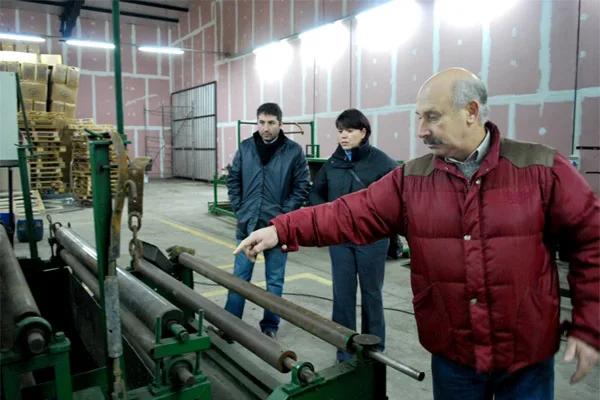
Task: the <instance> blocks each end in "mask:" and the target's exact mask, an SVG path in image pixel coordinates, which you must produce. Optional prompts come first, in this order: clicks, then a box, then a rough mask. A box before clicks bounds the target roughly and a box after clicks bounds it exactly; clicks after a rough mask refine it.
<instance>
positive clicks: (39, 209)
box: [0, 190, 46, 218]
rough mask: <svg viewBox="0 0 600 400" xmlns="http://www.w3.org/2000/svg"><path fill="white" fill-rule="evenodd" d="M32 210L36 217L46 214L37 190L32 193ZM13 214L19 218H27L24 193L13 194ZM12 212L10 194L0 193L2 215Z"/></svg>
mask: <svg viewBox="0 0 600 400" xmlns="http://www.w3.org/2000/svg"><path fill="white" fill-rule="evenodd" d="M30 196H31V208H32V210H33V215H34V216H41V215H42V214H44V212H45V210H46V209H45V207H44V202H43V201H42V198H41V197H40V193H39V192H38V191H37V190H32V191H31V192H30ZM12 200H13V201H12V203H13V212H14V213H15V215H16V217H17V218H21V217H25V201H24V199H23V194H22V193H14V194H13V199H12ZM9 210H10V205H9V196H8V193H5V192H0V213H7V212H8V211H9Z"/></svg>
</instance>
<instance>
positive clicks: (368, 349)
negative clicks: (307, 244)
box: [179, 253, 425, 381]
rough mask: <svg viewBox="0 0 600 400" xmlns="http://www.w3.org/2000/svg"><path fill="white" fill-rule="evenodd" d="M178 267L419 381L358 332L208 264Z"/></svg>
mask: <svg viewBox="0 0 600 400" xmlns="http://www.w3.org/2000/svg"><path fill="white" fill-rule="evenodd" d="M179 262H180V263H181V265H183V266H186V267H188V268H190V269H192V270H193V271H195V272H197V273H199V274H201V275H203V276H205V277H207V278H208V279H210V280H212V281H215V282H217V283H219V284H221V285H223V286H225V287H226V288H228V289H230V290H233V291H234V292H236V293H237V294H239V295H240V296H243V297H245V298H246V299H247V300H250V301H251V302H253V303H255V304H257V305H259V306H261V307H264V308H266V309H267V310H269V311H272V312H274V313H276V314H278V315H279V316H280V317H281V318H283V319H285V320H287V321H289V322H291V323H293V324H294V325H296V326H298V327H300V328H302V329H304V330H306V331H308V332H310V333H312V334H313V335H315V336H317V337H319V338H321V339H323V340H325V341H326V342H328V343H330V344H332V345H334V346H336V347H337V348H340V349H345V350H346V351H348V352H351V353H355V352H356V351H357V350H361V349H363V350H365V355H366V356H367V357H369V358H372V359H374V360H377V361H379V362H381V363H383V364H386V365H387V366H388V367H391V368H393V369H395V370H397V371H399V372H402V373H403V374H405V375H408V376H410V377H411V378H413V379H416V380H418V381H422V380H423V379H424V378H425V373H424V372H421V371H417V370H415V369H414V368H412V367H410V366H408V365H406V364H404V363H401V362H399V361H396V360H393V359H391V358H390V357H387V356H385V355H384V354H383V353H381V352H380V351H378V350H376V349H375V346H376V345H377V343H378V340H376V338H373V336H372V335H359V334H358V333H357V332H355V331H353V330H351V329H348V328H345V327H343V326H342V325H340V324H337V323H335V322H333V321H331V320H328V319H326V318H323V317H321V316H320V315H318V314H316V313H313V312H311V311H309V310H307V309H305V308H303V307H301V306H299V305H297V304H294V303H292V302H291V301H289V300H286V299H283V298H281V297H279V296H276V295H274V294H272V293H269V292H267V291H266V290H264V289H261V288H259V287H257V286H255V285H252V284H251V283H248V282H246V281H244V280H243V279H240V278H238V277H236V276H234V275H232V274H230V273H227V272H225V271H222V270H220V269H218V268H217V267H215V266H213V265H211V264H210V263H208V262H206V261H204V260H202V259H200V258H198V257H195V256H192V255H190V254H186V253H183V254H181V255H180V256H179Z"/></svg>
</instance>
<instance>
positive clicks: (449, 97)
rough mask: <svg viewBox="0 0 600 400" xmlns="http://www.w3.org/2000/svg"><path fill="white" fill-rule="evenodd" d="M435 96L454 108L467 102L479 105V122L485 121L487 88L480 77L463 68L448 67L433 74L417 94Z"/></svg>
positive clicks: (456, 108)
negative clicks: (474, 102)
mask: <svg viewBox="0 0 600 400" xmlns="http://www.w3.org/2000/svg"><path fill="white" fill-rule="evenodd" d="M421 95H424V96H427V97H437V98H439V99H440V100H441V101H442V102H449V103H450V104H451V105H452V107H453V108H454V110H456V111H458V110H460V109H461V108H464V107H466V106H467V105H468V104H469V102H471V101H476V102H477V103H478V105H479V107H478V108H479V115H478V117H479V123H480V124H481V125H484V124H485V123H486V122H487V117H488V113H489V106H488V104H487V97H488V94H487V88H486V87H485V84H484V83H483V81H481V79H479V78H478V77H477V76H476V75H475V74H473V73H472V72H471V71H469V70H466V69H464V68H450V69H447V70H444V71H441V72H438V73H437V74H435V75H433V76H432V77H430V78H429V79H427V81H425V83H424V84H423V85H422V86H421V89H420V90H419V96H418V97H420V96H421Z"/></svg>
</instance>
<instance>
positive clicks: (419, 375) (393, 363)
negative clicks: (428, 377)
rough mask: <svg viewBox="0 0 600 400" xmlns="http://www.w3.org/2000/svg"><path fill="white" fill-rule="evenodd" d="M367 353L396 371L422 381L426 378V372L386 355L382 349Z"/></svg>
mask: <svg viewBox="0 0 600 400" xmlns="http://www.w3.org/2000/svg"><path fill="white" fill-rule="evenodd" d="M367 353H368V356H369V357H370V358H372V359H373V360H375V361H379V362H380V363H382V364H385V365H387V366H388V367H391V368H393V369H395V370H396V371H399V372H402V373H403V374H405V375H408V376H410V377H411V378H413V379H416V380H418V381H422V380H423V379H424V378H425V372H422V371H417V370H416V369H414V368H412V367H411V366H409V365H406V364H404V363H401V362H400V361H397V360H394V359H393V358H390V357H388V356H386V355H385V354H383V353H382V352H380V351H377V350H369V351H368V352H367Z"/></svg>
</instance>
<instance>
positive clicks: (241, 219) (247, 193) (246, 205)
mask: <svg viewBox="0 0 600 400" xmlns="http://www.w3.org/2000/svg"><path fill="white" fill-rule="evenodd" d="M256 135H258V132H255V133H254V136H255V137H256ZM280 135H283V132H280ZM255 137H250V138H248V139H246V140H244V141H242V143H240V148H239V149H238V151H237V152H236V154H235V157H234V159H233V164H232V166H231V169H230V170H229V176H228V178H227V191H228V194H229V201H230V203H231V208H232V210H233V212H234V213H235V214H236V215H237V218H238V225H237V232H236V238H237V239H239V240H242V239H245V238H246V237H247V236H248V235H250V234H251V233H252V232H253V231H255V230H256V229H260V228H264V227H266V226H268V223H269V221H270V220H271V219H273V218H275V217H276V216H278V215H280V214H285V213H287V212H290V211H293V210H297V209H298V208H300V207H301V206H302V204H303V203H304V201H305V200H306V198H307V196H308V191H309V189H310V174H309V170H308V164H307V162H306V156H305V155H304V152H303V151H302V147H301V146H300V145H299V144H298V143H296V142H294V141H292V140H290V139H288V138H287V137H284V140H283V143H282V144H281V145H280V146H279V148H278V149H277V150H276V151H275V153H274V154H273V156H272V157H271V159H270V160H269V162H268V163H267V165H264V166H263V164H262V162H261V159H260V156H259V153H258V150H257V147H256V143H255Z"/></svg>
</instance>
